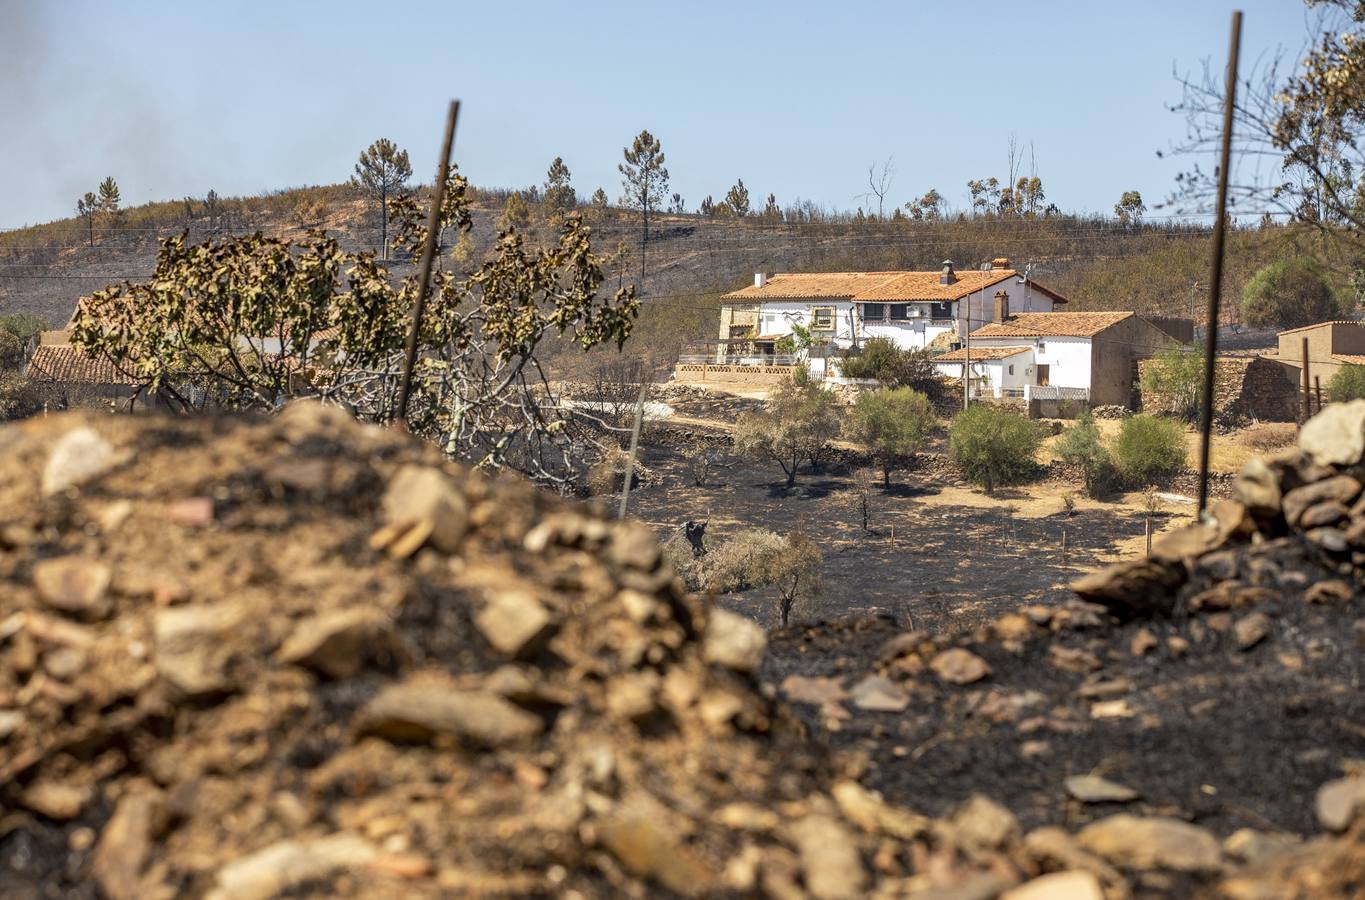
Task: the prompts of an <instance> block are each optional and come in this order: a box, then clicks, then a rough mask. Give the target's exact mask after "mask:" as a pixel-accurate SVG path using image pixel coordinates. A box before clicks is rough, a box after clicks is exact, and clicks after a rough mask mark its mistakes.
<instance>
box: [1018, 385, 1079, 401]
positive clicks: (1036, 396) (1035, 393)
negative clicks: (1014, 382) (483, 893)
mask: <svg viewBox="0 0 1365 900" xmlns="http://www.w3.org/2000/svg"><path fill="white" fill-rule="evenodd" d="M1024 399H1025V400H1089V399H1090V389H1089V388H1078V387H1062V386H1061V385H1056V384H1026V385H1024Z"/></svg>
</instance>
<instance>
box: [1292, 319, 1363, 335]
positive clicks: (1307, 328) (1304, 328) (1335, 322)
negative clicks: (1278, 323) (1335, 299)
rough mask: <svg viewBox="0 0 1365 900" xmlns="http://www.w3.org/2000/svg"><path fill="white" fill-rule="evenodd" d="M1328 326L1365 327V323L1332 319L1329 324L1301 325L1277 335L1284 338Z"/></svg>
mask: <svg viewBox="0 0 1365 900" xmlns="http://www.w3.org/2000/svg"><path fill="white" fill-rule="evenodd" d="M1326 325H1365V323H1362V322H1357V321H1356V320H1355V319H1332V320H1330V321H1327V322H1314V323H1313V324H1312V325H1300V326H1299V327H1298V328H1291V329H1289V330H1288V331H1280V332H1277V333H1276V335H1277V336H1278V337H1283V336H1284V335H1286V334H1298V333H1299V332H1300V331H1312V330H1313V329H1314V328H1322V327H1324V326H1326Z"/></svg>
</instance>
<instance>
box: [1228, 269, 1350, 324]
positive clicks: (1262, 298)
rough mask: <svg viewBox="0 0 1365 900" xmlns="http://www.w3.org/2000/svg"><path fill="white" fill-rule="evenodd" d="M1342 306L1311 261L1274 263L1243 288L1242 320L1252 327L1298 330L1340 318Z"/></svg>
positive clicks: (1322, 273) (1326, 279) (1325, 274)
mask: <svg viewBox="0 0 1365 900" xmlns="http://www.w3.org/2000/svg"><path fill="white" fill-rule="evenodd" d="M1344 307H1345V304H1343V302H1342V300H1341V298H1340V297H1339V296H1338V295H1337V293H1336V291H1335V290H1333V288H1332V284H1331V282H1330V281H1329V280H1328V278H1327V273H1326V272H1325V271H1324V270H1323V268H1322V266H1320V265H1318V263H1317V262H1316V261H1314V260H1312V259H1309V258H1308V257H1305V256H1300V257H1298V258H1296V259H1290V260H1283V261H1281V262H1274V263H1271V264H1270V265H1268V266H1266V267H1265V268H1264V269H1261V270H1260V271H1259V272H1257V273H1256V274H1255V275H1253V276H1252V278H1251V280H1250V281H1248V282H1247V283H1246V286H1245V287H1244V288H1242V318H1243V319H1245V320H1246V322H1247V324H1248V325H1250V326H1251V327H1253V328H1298V327H1299V326H1301V325H1312V324H1314V323H1316V322H1321V321H1323V320H1325V319H1335V318H1337V317H1338V316H1340V315H1342V313H1343V310H1344Z"/></svg>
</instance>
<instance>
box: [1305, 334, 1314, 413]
mask: <svg viewBox="0 0 1365 900" xmlns="http://www.w3.org/2000/svg"><path fill="white" fill-rule="evenodd" d="M1310 384H1312V382H1310V381H1309V380H1308V338H1304V339H1303V421H1305V422H1307V421H1308V420H1309V419H1310V418H1311V417H1312V415H1313V393H1312V389H1311V388H1310V387H1309V385H1310Z"/></svg>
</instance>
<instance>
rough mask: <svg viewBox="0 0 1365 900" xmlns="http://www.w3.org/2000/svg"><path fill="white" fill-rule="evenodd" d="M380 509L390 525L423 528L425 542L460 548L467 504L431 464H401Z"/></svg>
mask: <svg viewBox="0 0 1365 900" xmlns="http://www.w3.org/2000/svg"><path fill="white" fill-rule="evenodd" d="M380 512H381V514H382V516H383V519H384V521H385V522H386V523H387V524H388V525H389V526H391V527H394V528H403V527H405V526H406V527H409V528H413V529H418V530H419V531H420V532H425V533H426V534H425V538H424V540H425V542H428V543H430V544H431V546H433V547H435V548H436V549H437V550H440V551H441V552H442V553H453V552H455V551H456V550H457V549H459V546H460V539H461V538H463V537H464V534H465V531H466V530H467V529H468V527H469V505H468V503H466V502H465V499H464V496H463V495H462V494H461V493H460V492H459V491H458V490H456V488H455V484H454V482H452V481H451V480H450V478H449V477H448V476H447V475H446V474H445V473H444V472H442V471H441V470H440V469H437V468H433V467H431V466H418V465H406V466H403V467H402V468H400V469H399V470H398V472H397V473H396V474H395V475H394V476H393V478H392V479H391V480H390V481H389V485H388V489H387V490H385V492H384V498H383V500H382V501H380ZM419 546H420V545H419ZM395 555H402V554H395Z"/></svg>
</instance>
